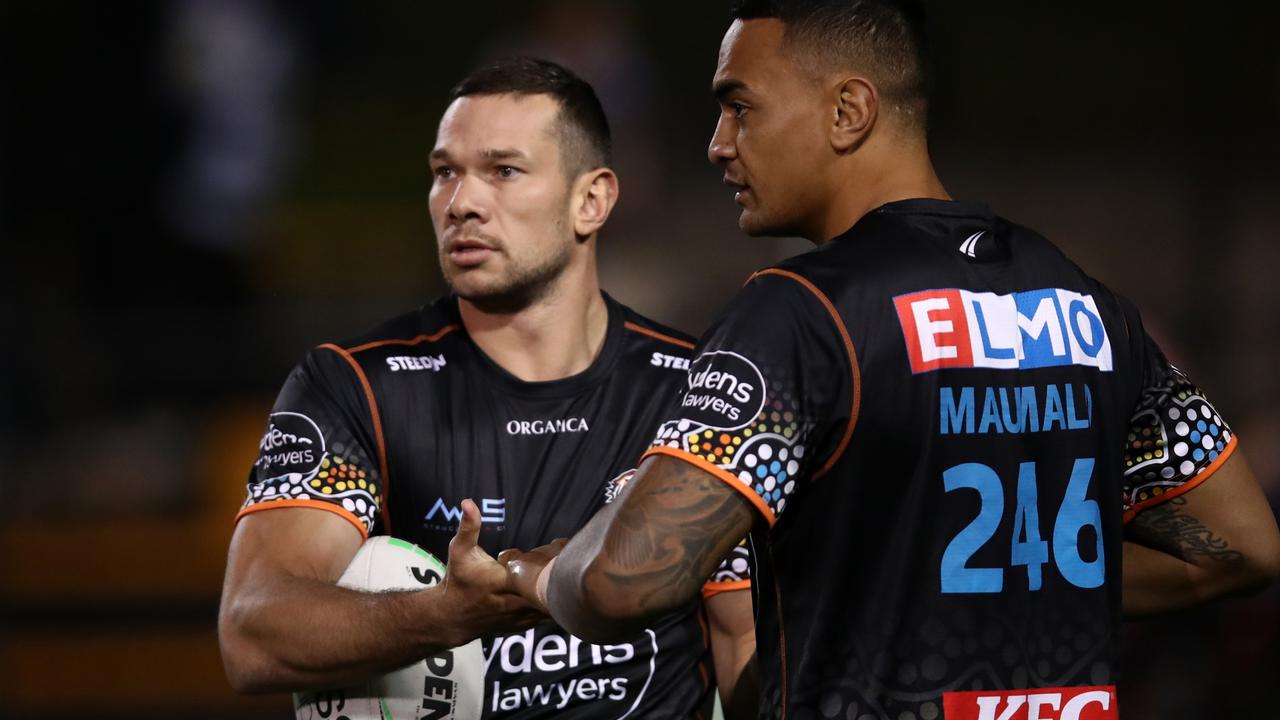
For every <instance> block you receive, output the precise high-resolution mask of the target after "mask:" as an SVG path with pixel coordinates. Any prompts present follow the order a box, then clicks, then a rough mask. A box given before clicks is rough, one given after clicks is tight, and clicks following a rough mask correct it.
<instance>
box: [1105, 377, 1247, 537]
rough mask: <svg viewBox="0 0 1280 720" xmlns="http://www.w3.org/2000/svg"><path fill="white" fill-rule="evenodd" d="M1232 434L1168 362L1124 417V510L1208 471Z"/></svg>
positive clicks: (1180, 485) (1197, 389) (1198, 392)
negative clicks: (1133, 410)
mask: <svg viewBox="0 0 1280 720" xmlns="http://www.w3.org/2000/svg"><path fill="white" fill-rule="evenodd" d="M1232 438H1233V435H1232V433H1231V428H1230V427H1228V426H1227V424H1226V423H1225V422H1224V421H1223V420H1222V417H1221V416H1220V415H1219V414H1218V412H1217V411H1216V410H1215V409H1214V408H1213V405H1211V404H1210V403H1209V401H1208V400H1207V399H1205V397H1204V393H1203V392H1201V390H1200V388H1199V387H1197V386H1196V385H1195V383H1193V382H1191V380H1190V379H1189V378H1188V377H1187V376H1186V375H1185V374H1184V373H1183V372H1182V371H1180V370H1178V369H1177V368H1175V367H1173V366H1169V372H1168V373H1167V374H1166V376H1165V377H1164V379H1163V381H1162V382H1160V383H1159V384H1157V385H1155V386H1153V387H1150V388H1147V389H1146V390H1145V391H1144V392H1143V395H1142V400H1141V401H1140V404H1139V407H1138V411H1137V412H1136V413H1134V415H1133V419H1132V420H1131V421H1130V427H1129V435H1128V438H1127V439H1126V445H1125V458H1124V463H1125V471H1124V479H1125V482H1124V509H1125V512H1126V516H1127V514H1128V513H1129V512H1130V511H1131V510H1134V509H1137V508H1138V507H1139V506H1142V505H1143V504H1151V501H1156V500H1158V498H1160V497H1161V496H1163V495H1165V494H1167V493H1169V492H1171V491H1173V490H1175V489H1177V488H1180V487H1182V486H1183V485H1185V484H1186V483H1188V482H1190V481H1192V480H1194V479H1195V478H1196V477H1197V476H1199V475H1201V474H1202V473H1204V472H1206V471H1208V470H1209V468H1210V466H1212V465H1213V463H1214V461H1216V460H1217V459H1218V458H1219V457H1220V456H1221V455H1222V454H1223V453H1225V452H1227V448H1228V447H1229V446H1230V445H1231V441H1232Z"/></svg>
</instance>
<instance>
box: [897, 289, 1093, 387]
mask: <svg viewBox="0 0 1280 720" xmlns="http://www.w3.org/2000/svg"><path fill="white" fill-rule="evenodd" d="M893 304H894V306H895V307H896V308H897V311H898V320H899V322H900V323H901V324H902V335H903V338H904V339H905V340H906V343H907V355H908V356H909V357H910V358H911V372H913V373H922V372H929V371H931V370H937V369H939V368H974V367H981V368H997V369H1027V368H1041V367H1053V366H1057V365H1084V366H1087V367H1095V368H1097V369H1099V370H1101V371H1103V372H1109V371H1110V370H1111V368H1112V364H1111V341H1110V340H1109V339H1108V338H1107V330H1106V327H1105V326H1104V325H1103V323H1102V316H1101V314H1100V313H1099V312H1098V304H1097V303H1096V302H1094V299H1093V296H1091V295H1081V294H1080V293H1076V292H1072V291H1070V290H1062V289H1059V288H1045V289H1043V290H1028V291H1026V292H1016V293H1012V294H1009V295H996V294H995V293H975V292H969V291H968V290H954V289H951V290H924V291H922V292H916V293H910V294H907V295H899V296H898V297H895V298H894V299H893Z"/></svg>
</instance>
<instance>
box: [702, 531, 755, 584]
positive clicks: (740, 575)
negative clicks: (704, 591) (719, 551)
mask: <svg viewBox="0 0 1280 720" xmlns="http://www.w3.org/2000/svg"><path fill="white" fill-rule="evenodd" d="M750 579H751V551H750V550H748V549H747V543H746V540H743V541H741V542H739V543H738V545H737V546H736V547H734V548H733V549H732V550H730V551H729V554H728V555H727V556H725V558H724V559H723V560H721V561H720V566H719V567H717V568H716V570H715V572H713V573H711V580H710V582H713V583H728V582H739V581H742V580H750Z"/></svg>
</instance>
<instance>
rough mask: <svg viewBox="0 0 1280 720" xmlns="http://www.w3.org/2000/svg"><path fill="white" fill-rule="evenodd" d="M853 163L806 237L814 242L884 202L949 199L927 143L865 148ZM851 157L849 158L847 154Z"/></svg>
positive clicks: (821, 241)
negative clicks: (824, 210) (820, 217)
mask: <svg viewBox="0 0 1280 720" xmlns="http://www.w3.org/2000/svg"><path fill="white" fill-rule="evenodd" d="M867 150H869V151H870V152H867V153H866V154H864V155H863V157H861V158H858V160H859V162H857V163H856V165H851V166H850V167H848V168H845V169H844V175H845V178H844V179H843V181H842V182H838V183H837V185H836V186H837V187H838V188H839V191H838V192H837V193H836V194H835V196H834V201H833V202H832V203H831V204H830V205H829V206H828V207H829V211H828V213H827V214H826V217H824V218H822V219H821V220H820V224H819V227H818V228H817V229H816V230H815V231H814V233H813V235H812V236H811V237H810V239H812V240H813V241H814V242H815V243H817V244H818V245H823V244H826V243H827V242H829V241H831V240H832V239H833V238H835V237H837V236H839V235H841V234H843V233H844V232H845V231H847V230H848V229H849V228H851V227H853V226H854V225H855V224H857V222H858V221H859V220H861V219H862V217H863V216H864V215H866V214H867V213H869V212H871V211H872V210H875V209H876V208H878V207H880V206H881V205H884V204H886V203H891V202H896V201H898V200H912V199H917V198H931V199H935V200H950V199H951V195H950V194H949V193H947V190H946V188H945V187H943V185H942V181H941V180H939V179H938V174H937V172H935V171H934V168H933V161H932V160H931V159H930V157H929V150H928V147H927V146H925V145H924V144H923V143H921V144H920V145H919V146H914V145H912V146H907V147H905V148H904V147H903V146H901V145H896V146H889V145H884V146H881V147H875V148H867ZM851 160H852V158H851Z"/></svg>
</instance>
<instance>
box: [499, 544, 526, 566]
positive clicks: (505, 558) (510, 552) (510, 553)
mask: <svg viewBox="0 0 1280 720" xmlns="http://www.w3.org/2000/svg"><path fill="white" fill-rule="evenodd" d="M522 554H523V553H522V552H521V550H520V549H519V548H507V549H506V550H503V551H502V552H500V553H498V558H497V559H498V562H499V563H501V564H503V565H506V564H508V563H510V562H511V560H512V558H516V557H519V556H520V555H522Z"/></svg>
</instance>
